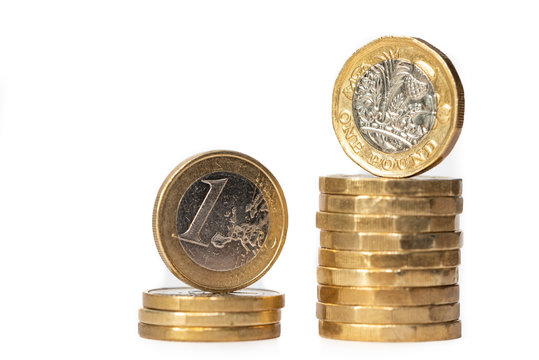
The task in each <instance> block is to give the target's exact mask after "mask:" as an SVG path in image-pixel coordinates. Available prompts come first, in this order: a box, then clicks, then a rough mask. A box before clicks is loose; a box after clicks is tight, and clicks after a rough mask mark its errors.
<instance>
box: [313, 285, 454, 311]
mask: <svg viewBox="0 0 539 360" xmlns="http://www.w3.org/2000/svg"><path fill="white" fill-rule="evenodd" d="M318 301H320V302H323V303H331V304H337V305H377V306H382V305H387V306H417V305H439V304H450V303H455V302H458V301H459V286H458V285H447V286H433V287H397V288H395V287H386V288H384V287H340V286H329V285H318Z"/></svg>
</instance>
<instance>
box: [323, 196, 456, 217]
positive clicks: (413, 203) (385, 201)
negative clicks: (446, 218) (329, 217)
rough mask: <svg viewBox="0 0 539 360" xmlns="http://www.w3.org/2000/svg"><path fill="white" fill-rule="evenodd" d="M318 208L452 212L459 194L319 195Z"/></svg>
mask: <svg viewBox="0 0 539 360" xmlns="http://www.w3.org/2000/svg"><path fill="white" fill-rule="evenodd" d="M319 204H320V211H327V212H337V213H348V214H364V215H382V214H391V215H456V214H460V213H462V197H460V196H437V197H404V196H369V195H355V196H354V195H333V194H320V196H319Z"/></svg>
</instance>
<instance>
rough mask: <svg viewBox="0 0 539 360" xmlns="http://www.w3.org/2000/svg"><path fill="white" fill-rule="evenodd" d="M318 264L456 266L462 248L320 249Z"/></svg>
mask: <svg viewBox="0 0 539 360" xmlns="http://www.w3.org/2000/svg"><path fill="white" fill-rule="evenodd" d="M318 264H319V265H321V266H328V267H336V268H344V269H361V268H386V269H387V268H399V269H402V270H404V269H422V268H443V267H455V266H458V265H460V250H458V249H456V250H443V251H376V252H372V251H348V250H331V249H319V250H318Z"/></svg>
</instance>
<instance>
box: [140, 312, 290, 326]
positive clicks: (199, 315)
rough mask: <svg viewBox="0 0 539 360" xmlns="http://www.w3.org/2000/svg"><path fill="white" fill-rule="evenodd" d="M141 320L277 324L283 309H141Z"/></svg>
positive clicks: (172, 323)
mask: <svg viewBox="0 0 539 360" xmlns="http://www.w3.org/2000/svg"><path fill="white" fill-rule="evenodd" d="M138 314H139V316H138V318H139V321H140V322H141V323H145V324H151V325H162V326H202V327H231V326H255V325H267V324H275V323H278V322H279V321H280V320H281V310H266V311H255V312H198V311H190V312H176V311H163V310H152V309H140V310H139V313H138Z"/></svg>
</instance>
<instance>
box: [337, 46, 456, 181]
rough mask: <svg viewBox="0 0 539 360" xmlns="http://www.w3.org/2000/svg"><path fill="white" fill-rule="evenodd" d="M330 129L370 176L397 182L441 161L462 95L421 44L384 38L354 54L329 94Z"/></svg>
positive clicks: (445, 63)
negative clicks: (331, 94) (387, 178)
mask: <svg viewBox="0 0 539 360" xmlns="http://www.w3.org/2000/svg"><path fill="white" fill-rule="evenodd" d="M332 115H333V128H334V129H335V133H336V134H337V138H338V139H339V142H340V143H341V146H342V147H343V149H344V151H345V152H346V154H347V155H348V156H349V157H350V158H351V159H352V160H353V161H354V162H356V163H357V164H358V165H360V166H361V167H362V168H364V169H365V170H367V171H368V172H370V173H372V174H374V175H377V176H383V177H392V178H403V177H410V176H413V175H416V174H420V173H422V172H424V171H427V170H428V169H430V168H432V167H433V166H435V165H436V164H438V163H439V162H440V161H442V160H443V159H444V158H445V157H446V156H447V155H448V154H449V152H450V151H451V149H452V148H453V146H454V145H455V143H456V141H457V139H458V137H459V134H460V131H461V129H462V125H463V122H464V90H463V88H462V84H461V82H460V79H459V76H458V74H457V72H456V70H455V68H454V66H453V64H452V63H451V61H450V60H449V59H448V58H447V57H446V56H445V55H444V54H443V53H442V52H441V51H440V50H438V49H436V48H435V47H433V46H432V45H430V44H428V43H427V42H425V41H424V40H421V39H417V38H409V37H383V38H380V39H377V40H375V41H373V42H371V43H369V44H367V45H366V46H364V47H362V48H361V49H359V50H358V51H356V52H355V53H354V54H353V55H352V56H351V57H350V58H349V59H348V61H347V62H346V63H345V65H344V67H343V69H342V70H341V72H340V74H339V76H338V78H337V80H336V82H335V88H334V91H333V110H332Z"/></svg>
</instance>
